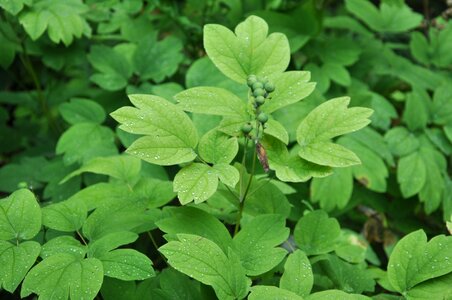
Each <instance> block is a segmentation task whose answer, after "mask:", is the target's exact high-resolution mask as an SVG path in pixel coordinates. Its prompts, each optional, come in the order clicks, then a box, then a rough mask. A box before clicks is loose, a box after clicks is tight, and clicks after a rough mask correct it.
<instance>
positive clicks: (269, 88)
mask: <svg viewBox="0 0 452 300" xmlns="http://www.w3.org/2000/svg"><path fill="white" fill-rule="evenodd" d="M264 89H265V90H266V91H267V92H268V93H271V92H273V91H274V90H275V85H274V84H273V83H271V82H267V83H266V84H265V85H264Z"/></svg>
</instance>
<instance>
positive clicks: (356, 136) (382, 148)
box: [348, 127, 395, 166]
mask: <svg viewBox="0 0 452 300" xmlns="http://www.w3.org/2000/svg"><path fill="white" fill-rule="evenodd" d="M348 137H349V138H352V139H353V140H355V141H356V142H358V143H360V144H361V145H362V146H365V147H367V148H368V149H370V150H372V151H373V152H374V153H375V154H377V155H379V156H380V157H381V158H383V159H384V160H385V161H386V162H387V164H388V165H390V166H394V165H395V163H394V158H393V156H392V153H391V151H390V149H389V146H388V145H387V143H386V142H385V140H384V138H383V136H382V135H381V134H380V133H378V132H377V131H376V130H374V129H372V128H370V127H366V128H363V129H362V130H359V131H357V132H354V133H352V134H350V135H349V136H348Z"/></svg>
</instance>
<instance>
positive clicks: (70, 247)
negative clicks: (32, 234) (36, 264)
mask: <svg viewBox="0 0 452 300" xmlns="http://www.w3.org/2000/svg"><path fill="white" fill-rule="evenodd" d="M60 253H66V254H70V255H74V256H75V257H77V258H80V259H82V258H84V257H85V254H86V246H84V245H82V244H80V242H79V241H78V240H76V239H75V238H74V237H72V236H68V235H62V236H58V237H56V238H53V239H51V240H50V241H48V242H47V243H45V244H44V245H43V246H42V250H41V254H40V256H41V257H42V258H43V259H46V258H48V257H50V256H53V255H56V254H60Z"/></svg>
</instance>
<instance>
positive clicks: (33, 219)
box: [0, 189, 41, 241]
mask: <svg viewBox="0 0 452 300" xmlns="http://www.w3.org/2000/svg"><path fill="white" fill-rule="evenodd" d="M39 230H41V208H40V207H39V204H38V202H37V201H36V197H35V195H34V194H33V193H32V192H30V190H27V189H20V190H17V191H15V192H14V193H12V194H11V195H10V196H9V197H7V198H4V199H0V240H6V241H7V240H19V239H20V240H28V239H31V238H33V237H34V236H35V235H37V234H38V232H39Z"/></svg>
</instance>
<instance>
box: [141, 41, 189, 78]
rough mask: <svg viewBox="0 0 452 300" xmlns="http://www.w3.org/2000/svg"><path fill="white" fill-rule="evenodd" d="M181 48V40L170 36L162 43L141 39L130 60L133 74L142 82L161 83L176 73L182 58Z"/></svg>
mask: <svg viewBox="0 0 452 300" xmlns="http://www.w3.org/2000/svg"><path fill="white" fill-rule="evenodd" d="M182 48H183V45H182V42H181V40H180V39H178V38H176V37H175V36H172V35H170V36H168V37H166V38H165V39H164V40H162V41H157V40H156V39H155V38H147V37H142V38H141V41H140V42H138V44H137V48H136V50H135V52H134V54H133V58H132V61H133V67H134V70H135V73H137V74H138V76H140V79H141V80H142V81H145V80H149V79H152V80H154V81H155V82H161V81H162V80H163V79H165V78H166V77H169V76H171V75H173V74H174V73H175V72H176V71H177V67H178V65H179V64H180V63H181V62H182V60H183V58H184V57H183V55H182V53H181V50H182Z"/></svg>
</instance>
